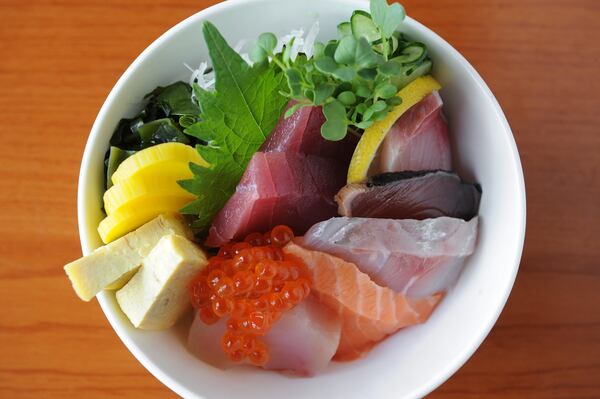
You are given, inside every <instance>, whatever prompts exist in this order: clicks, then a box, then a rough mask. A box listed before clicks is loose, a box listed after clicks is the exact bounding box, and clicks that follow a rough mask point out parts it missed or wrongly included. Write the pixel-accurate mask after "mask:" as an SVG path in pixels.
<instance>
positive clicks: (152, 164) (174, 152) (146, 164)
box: [112, 143, 208, 184]
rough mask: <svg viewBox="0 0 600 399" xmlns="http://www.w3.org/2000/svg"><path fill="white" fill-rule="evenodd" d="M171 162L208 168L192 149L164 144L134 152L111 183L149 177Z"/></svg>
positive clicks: (120, 167)
mask: <svg viewBox="0 0 600 399" xmlns="http://www.w3.org/2000/svg"><path fill="white" fill-rule="evenodd" d="M171 162H180V163H184V164H185V165H186V167H187V164H188V163H190V162H193V163H195V164H198V165H200V166H208V163H207V162H206V161H205V160H204V159H203V158H202V157H201V156H200V154H198V151H196V149H195V148H194V147H190V146H189V145H186V144H182V143H164V144H158V145H155V146H153V147H149V148H146V149H144V150H141V151H139V152H136V153H135V154H133V155H132V156H130V157H129V158H127V159H126V160H124V161H123V162H122V163H121V164H120V165H119V167H118V168H117V170H116V171H115V173H113V175H112V182H113V184H118V183H119V182H121V181H124V180H127V179H130V178H134V177H136V176H138V175H140V174H144V175H146V176H150V175H152V174H153V173H154V172H155V171H156V170H159V169H161V168H162V167H163V166H164V165H165V164H167V163H171Z"/></svg>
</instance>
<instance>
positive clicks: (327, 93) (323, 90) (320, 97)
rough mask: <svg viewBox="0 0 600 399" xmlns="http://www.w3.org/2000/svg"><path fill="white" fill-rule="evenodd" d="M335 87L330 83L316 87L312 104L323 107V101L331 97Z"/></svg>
mask: <svg viewBox="0 0 600 399" xmlns="http://www.w3.org/2000/svg"><path fill="white" fill-rule="evenodd" d="M334 91H335V86H334V85H332V84H331V83H321V84H319V85H317V87H316V88H315V92H314V103H315V105H323V104H324V103H325V100H327V99H328V98H329V97H331V96H332V95H333V92H334Z"/></svg>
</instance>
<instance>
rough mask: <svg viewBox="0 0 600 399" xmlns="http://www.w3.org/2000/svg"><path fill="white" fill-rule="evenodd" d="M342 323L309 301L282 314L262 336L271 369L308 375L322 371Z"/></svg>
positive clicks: (268, 367) (331, 353) (268, 366)
mask: <svg viewBox="0 0 600 399" xmlns="http://www.w3.org/2000/svg"><path fill="white" fill-rule="evenodd" d="M341 331H342V323H341V320H340V319H339V317H338V316H337V315H336V314H335V313H334V312H333V311H331V310H330V309H328V308H327V307H325V306H323V305H321V304H319V303H318V302H316V301H315V300H314V299H312V298H308V299H306V300H304V301H303V302H301V303H300V304H299V305H298V306H296V307H295V308H294V309H292V310H290V311H289V312H286V313H284V315H283V316H282V317H281V319H280V320H279V321H278V322H277V323H276V324H275V325H274V326H273V328H272V329H271V331H269V333H268V334H267V335H266V336H265V343H266V344H267V347H268V348H269V356H270V358H269V362H268V363H267V365H266V366H265V368H266V369H270V370H289V371H293V372H294V373H295V374H299V375H305V376H311V375H314V374H316V373H317V372H319V371H320V370H322V369H324V368H325V366H327V364H328V363H329V361H330V360H331V358H332V357H333V355H335V352H336V350H337V348H338V345H339V343H340V335H341Z"/></svg>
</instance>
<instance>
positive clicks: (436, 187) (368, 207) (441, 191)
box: [336, 171, 481, 220]
mask: <svg viewBox="0 0 600 399" xmlns="http://www.w3.org/2000/svg"><path fill="white" fill-rule="evenodd" d="M480 198H481V187H480V186H479V185H478V184H471V183H465V182H463V181H462V180H461V179H460V177H458V175H457V174H455V173H452V172H446V171H422V172H397V173H384V174H381V175H378V176H374V177H372V178H370V179H369V181H368V182H367V183H361V184H349V185H347V186H345V187H344V188H342V189H341V190H340V192H339V193H338V194H337V195H336V202H337V203H338V205H339V207H338V212H339V214H340V215H342V216H355V217H369V218H387V219H419V220H422V219H428V218H435V217H439V216H450V217H455V218H461V219H465V220H469V219H471V218H472V217H474V216H475V215H477V211H478V209H479V200H480Z"/></svg>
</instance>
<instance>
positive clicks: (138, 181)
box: [104, 164, 196, 215]
mask: <svg viewBox="0 0 600 399" xmlns="http://www.w3.org/2000/svg"><path fill="white" fill-rule="evenodd" d="M177 169H179V170H177ZM170 170H175V171H176V173H169V171H170ZM191 177H192V173H191V172H190V171H189V168H187V166H186V165H185V164H181V167H180V168H175V167H169V168H166V170H164V171H162V172H159V173H156V174H151V175H149V176H146V175H145V174H140V175H137V176H135V177H133V178H129V179H127V180H124V181H121V182H119V183H118V184H115V185H114V186H112V187H111V188H109V189H108V190H106V192H105V193H104V209H105V210H106V214H107V215H112V214H113V213H115V212H118V211H126V210H129V209H130V210H131V211H132V212H135V211H136V210H139V207H145V206H149V205H151V202H152V201H153V200H154V198H156V197H175V198H180V199H183V200H185V201H188V202H189V201H191V200H193V199H194V198H196V197H195V196H194V195H193V194H191V193H189V192H188V191H186V190H184V189H183V188H181V186H179V184H177V181H178V180H183V179H189V178H191ZM171 210H172V211H178V210H179V209H171Z"/></svg>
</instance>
